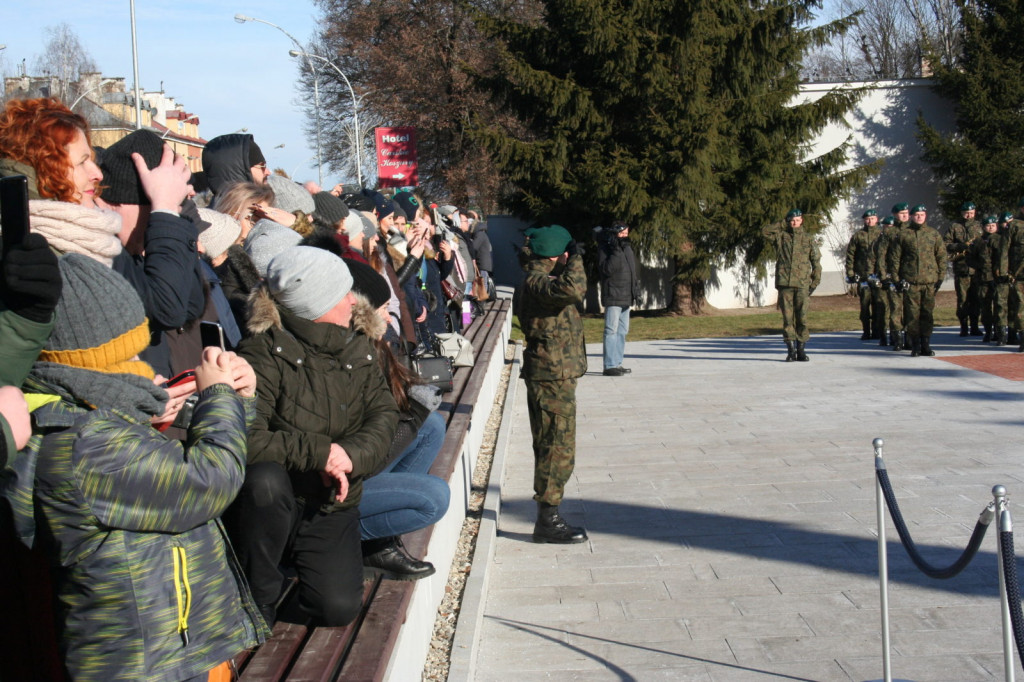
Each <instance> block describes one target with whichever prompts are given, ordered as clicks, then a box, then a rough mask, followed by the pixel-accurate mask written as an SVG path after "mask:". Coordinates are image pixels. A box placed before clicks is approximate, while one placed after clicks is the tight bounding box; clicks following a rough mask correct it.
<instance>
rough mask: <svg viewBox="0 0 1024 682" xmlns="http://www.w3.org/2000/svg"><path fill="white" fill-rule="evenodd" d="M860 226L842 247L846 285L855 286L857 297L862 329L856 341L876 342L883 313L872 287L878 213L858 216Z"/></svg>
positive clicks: (881, 331)
mask: <svg viewBox="0 0 1024 682" xmlns="http://www.w3.org/2000/svg"><path fill="white" fill-rule="evenodd" d="M861 218H863V219H864V227H862V228H861V229H859V230H857V232H855V233H854V235H853V237H851V238H850V244H849V246H847V247H846V283H847V284H856V285H857V295H858V296H859V297H860V324H861V327H863V329H864V333H863V334H861V337H860V340H861V341H867V340H869V339H877V338H878V337H879V336H880V335H883V334H884V333H885V332H884V329H885V317H884V310H883V308H882V305H881V298H882V290H881V289H878V288H876V287H874V286H872V281H871V280H872V279H874V280H877V277H872V276H873V275H874V274H875V250H874V245H875V240H876V239H878V235H879V234H881V230H880V229H879V227H878V212H877V211H876V210H875V209H873V208H869V209H868V210H866V211H864V215H862V216H861Z"/></svg>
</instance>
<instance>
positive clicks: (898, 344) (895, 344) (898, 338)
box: [890, 332, 904, 350]
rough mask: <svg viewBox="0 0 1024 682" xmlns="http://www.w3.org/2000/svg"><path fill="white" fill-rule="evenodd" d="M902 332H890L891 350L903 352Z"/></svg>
mask: <svg viewBox="0 0 1024 682" xmlns="http://www.w3.org/2000/svg"><path fill="white" fill-rule="evenodd" d="M903 341H904V338H903V332H892V343H891V344H890V345H891V346H892V349H893V350H903Z"/></svg>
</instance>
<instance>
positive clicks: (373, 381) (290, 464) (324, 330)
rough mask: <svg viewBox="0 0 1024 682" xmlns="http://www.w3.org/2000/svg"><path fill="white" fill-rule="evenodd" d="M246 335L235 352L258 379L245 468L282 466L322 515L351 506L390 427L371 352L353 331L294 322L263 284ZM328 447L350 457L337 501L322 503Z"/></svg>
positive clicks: (393, 409)
mask: <svg viewBox="0 0 1024 682" xmlns="http://www.w3.org/2000/svg"><path fill="white" fill-rule="evenodd" d="M249 331H250V333H252V334H253V336H252V337H250V338H248V339H245V340H243V341H242V343H241V345H240V346H239V347H238V353H239V355H241V356H242V357H244V358H245V359H246V360H248V361H249V364H251V365H252V367H253V369H254V370H255V371H256V377H257V379H258V382H259V384H258V385H259V391H258V398H259V400H258V403H257V410H256V411H257V416H256V420H255V422H254V423H253V424H252V426H251V427H250V429H249V452H248V461H249V463H253V462H268V461H269V462H278V463H280V464H282V465H283V466H284V467H285V468H286V469H287V470H288V471H289V472H292V473H293V474H295V475H293V476H292V483H293V486H294V487H295V491H296V495H298V496H299V497H303V498H304V499H305V500H306V502H307V504H317V505H320V506H321V507H322V508H323V510H324V511H334V510H336V509H345V508H350V507H354V506H356V505H357V504H359V499H360V497H361V496H362V490H363V485H362V480H363V479H364V478H368V477H369V476H372V475H373V474H375V473H377V472H379V471H380V470H381V469H383V468H384V467H385V466H386V465H387V463H388V449H389V447H390V445H391V440H392V438H393V437H394V434H395V428H396V426H397V425H398V407H397V406H396V404H395V399H394V397H393V396H392V395H391V391H390V389H389V388H388V385H387V382H386V381H385V379H384V374H383V373H382V372H381V370H380V366H379V364H378V361H377V356H376V353H377V351H376V349H375V348H374V347H373V346H372V345H371V343H370V341H369V340H368V339H367V338H366V336H364V335H363V334H361V333H358V332H355V331H353V330H351V329H347V328H345V327H340V326H338V325H334V324H328V323H317V322H310V321H308V320H304V319H302V318H299V317H296V316H295V315H293V314H291V313H290V312H289V311H288V310H286V309H285V308H282V307H280V306H278V305H277V304H276V303H275V302H274V300H273V299H272V298H271V297H270V294H269V293H268V291H267V289H266V288H265V287H264V288H261V289H259V290H257V292H256V293H255V294H254V295H253V299H252V306H251V312H250V316H249ZM332 443H337V444H339V445H341V446H342V447H343V448H344V449H345V452H347V453H348V456H349V457H350V458H351V459H352V465H353V470H352V473H351V474H349V483H350V486H349V492H348V497H346V498H345V501H344V502H342V503H336V502H334V501H333V500H332V499H330V490H329V489H328V488H326V487H325V486H324V485H323V482H322V480H321V478H320V472H321V471H323V469H324V466H325V465H326V464H327V456H328V454H329V453H330V448H331V444H332Z"/></svg>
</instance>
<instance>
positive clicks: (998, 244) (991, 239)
mask: <svg viewBox="0 0 1024 682" xmlns="http://www.w3.org/2000/svg"><path fill="white" fill-rule="evenodd" d="M983 229H984V232H982V234H981V237H979V238H978V239H975V240H974V241H973V242H971V247H970V249H969V250H968V252H967V260H968V262H969V263H970V266H971V268H973V269H974V272H975V277H976V279H977V280H978V283H979V286H980V288H981V323H982V324H983V325H985V338H984V339H982V342H984V343H988V342H989V341H991V340H992V330H993V328H995V327H997V326H998V327H999V328H1000V329H1002V326H1003V325H1004V324H1006V289H1007V286H1008V285H1006V284H1000V283H999V281H998V280H999V278H1000V276H1001V275H1003V274H1005V272H1006V271H1005V267H1006V265H1005V262H1004V261H1003V256H1004V255H1005V253H1006V250H1005V249H1004V248H1003V238H1002V235H1000V234H998V232H997V231H998V229H999V226H998V225H997V224H996V217H995V216H994V215H991V216H988V217H987V218H985V227H984V228H983Z"/></svg>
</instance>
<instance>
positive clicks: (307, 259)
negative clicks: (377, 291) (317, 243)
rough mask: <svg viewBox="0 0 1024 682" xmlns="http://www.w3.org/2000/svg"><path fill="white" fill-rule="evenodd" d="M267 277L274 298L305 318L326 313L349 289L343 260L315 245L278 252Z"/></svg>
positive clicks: (348, 274)
mask: <svg viewBox="0 0 1024 682" xmlns="http://www.w3.org/2000/svg"><path fill="white" fill-rule="evenodd" d="M266 278H267V287H268V288H269V289H270V294H271V295H272V296H273V297H274V299H275V300H277V302H278V303H280V304H281V305H282V306H283V307H284V308H286V309H287V310H289V311H291V312H292V314H294V315H297V316H298V317H301V318H302V319H304V320H316V319H317V318H319V317H322V316H323V315H325V314H327V313H328V312H329V311H330V310H331V309H332V308H333V307H334V306H336V305H338V303H340V302H341V299H343V298H345V296H346V295H347V294H348V292H350V291H352V274H351V273H350V272H349V270H348V266H347V265H346V264H345V261H343V260H342V259H340V258H338V257H337V256H335V255H334V254H333V253H331V252H330V251H326V250H324V249H318V248H316V247H314V246H293V247H291V248H289V249H285V250H284V251H282V252H281V253H279V254H277V255H276V256H274V258H273V260H271V261H270V265H269V266H267V277H266Z"/></svg>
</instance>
